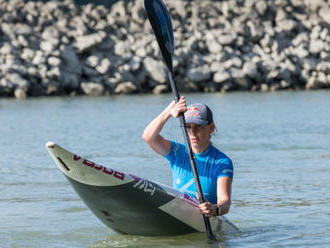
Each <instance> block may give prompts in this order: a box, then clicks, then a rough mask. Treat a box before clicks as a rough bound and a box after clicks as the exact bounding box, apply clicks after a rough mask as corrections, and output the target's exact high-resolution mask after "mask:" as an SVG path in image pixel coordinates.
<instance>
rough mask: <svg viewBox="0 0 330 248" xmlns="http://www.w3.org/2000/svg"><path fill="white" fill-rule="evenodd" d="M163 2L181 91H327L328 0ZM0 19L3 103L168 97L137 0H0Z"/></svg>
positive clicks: (329, 72) (157, 55)
mask: <svg viewBox="0 0 330 248" xmlns="http://www.w3.org/2000/svg"><path fill="white" fill-rule="evenodd" d="M165 3H166V5H167V6H168V8H169V11H170V13H171V16H172V21H173V27H174V36H175V45H176V47H175V51H174V54H175V56H174V70H175V74H176V79H177V83H178V88H179V90H180V92H184V93H186V92H223V93H225V92H230V91H260V92H267V91H277V90H305V89H307V90H310V89H311V90H312V89H329V88H330V15H329V13H330V8H329V6H327V2H326V0H318V1H309V0H303V1H298V0H292V1H289V2H288V1H284V0H277V1H271V2H269V1H257V0H251V1H245V2H244V5H243V6H242V2H241V1H238V0H230V1H222V2H211V1H202V2H188V1H179V0H172V1H165ZM0 12H1V15H0V23H1V24H0V65H1V66H0V97H16V98H18V99H24V98H26V97H29V96H66V95H68V96H69V95H71V96H74V95H91V96H101V95H117V94H144V93H152V94H161V93H168V92H169V87H168V84H167V71H166V67H165V65H164V64H163V62H162V58H161V55H160V52H159V48H158V44H157V42H156V39H155V37H154V35H153V33H152V29H151V27H150V24H149V22H148V20H147V19H146V15H145V13H144V6H143V1H138V0H133V1H130V2H128V3H125V2H123V1H119V2H117V3H115V4H114V5H113V6H112V7H111V9H110V10H109V9H106V8H105V7H104V6H99V5H93V4H87V5H75V4H74V2H73V1H72V0H65V1H63V2H55V1H49V2H46V3H43V2H27V3H24V1H22V0H15V1H2V2H1V3H0Z"/></svg>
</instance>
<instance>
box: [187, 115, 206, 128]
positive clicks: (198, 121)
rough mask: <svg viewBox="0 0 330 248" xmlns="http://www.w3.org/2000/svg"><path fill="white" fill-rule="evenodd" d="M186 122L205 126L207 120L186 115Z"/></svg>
mask: <svg viewBox="0 0 330 248" xmlns="http://www.w3.org/2000/svg"><path fill="white" fill-rule="evenodd" d="M186 123H194V124H197V125H201V126H206V125H207V124H208V121H204V120H201V119H199V118H193V117H188V118H186Z"/></svg>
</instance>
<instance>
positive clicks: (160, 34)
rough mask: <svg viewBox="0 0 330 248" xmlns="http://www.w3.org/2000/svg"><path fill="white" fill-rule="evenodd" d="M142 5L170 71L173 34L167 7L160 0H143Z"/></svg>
mask: <svg viewBox="0 0 330 248" xmlns="http://www.w3.org/2000/svg"><path fill="white" fill-rule="evenodd" d="M144 7H145V9H146V12H147V16H148V19H149V22H150V24H151V27H152V29H153V31H154V33H155V36H156V38H157V42H158V45H159V48H160V51H161V53H162V55H163V58H164V60H165V63H166V65H167V68H168V69H169V70H170V71H172V66H173V64H172V57H173V53H174V36H173V26H172V21H171V17H170V14H169V13H168V10H167V7H166V6H165V4H164V3H163V1H162V0H144Z"/></svg>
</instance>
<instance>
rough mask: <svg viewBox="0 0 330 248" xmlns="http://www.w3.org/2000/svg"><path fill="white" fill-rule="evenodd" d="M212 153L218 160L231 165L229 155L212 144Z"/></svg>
mask: <svg viewBox="0 0 330 248" xmlns="http://www.w3.org/2000/svg"><path fill="white" fill-rule="evenodd" d="M212 154H213V156H214V157H215V159H216V160H217V161H218V162H220V163H225V164H230V165H232V161H231V159H230V157H229V156H227V154H225V153H224V152H222V151H221V150H220V149H218V148H216V147H215V146H213V145H212Z"/></svg>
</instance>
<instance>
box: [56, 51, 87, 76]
mask: <svg viewBox="0 0 330 248" xmlns="http://www.w3.org/2000/svg"><path fill="white" fill-rule="evenodd" d="M60 56H61V58H62V59H63V70H65V71H67V72H72V73H75V74H80V73H81V71H82V66H81V63H80V60H79V58H78V56H77V54H76V53H75V51H74V49H73V47H72V46H70V45H68V46H61V48H60Z"/></svg>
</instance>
